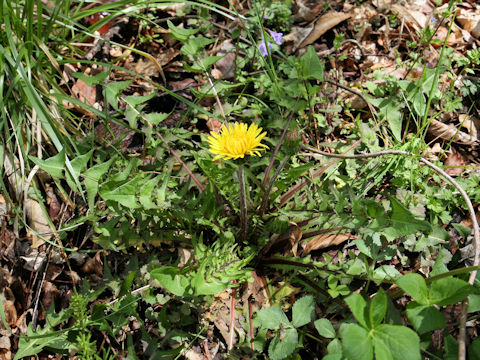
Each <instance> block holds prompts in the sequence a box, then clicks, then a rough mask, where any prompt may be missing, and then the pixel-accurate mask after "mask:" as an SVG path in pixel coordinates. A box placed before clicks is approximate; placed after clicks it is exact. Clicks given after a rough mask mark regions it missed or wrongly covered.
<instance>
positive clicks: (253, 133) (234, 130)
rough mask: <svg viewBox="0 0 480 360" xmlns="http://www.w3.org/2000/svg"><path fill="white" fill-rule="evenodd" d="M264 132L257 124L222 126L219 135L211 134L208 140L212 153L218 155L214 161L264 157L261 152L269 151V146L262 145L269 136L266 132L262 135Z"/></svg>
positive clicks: (236, 123)
mask: <svg viewBox="0 0 480 360" xmlns="http://www.w3.org/2000/svg"><path fill="white" fill-rule="evenodd" d="M262 130H263V129H262V128H261V127H258V126H257V125H256V124H251V125H250V126H248V125H247V124H245V123H238V122H235V123H234V124H232V123H229V124H227V125H222V129H221V130H220V132H219V133H215V132H211V133H210V136H209V137H208V139H207V141H208V143H209V145H210V148H209V150H210V152H211V153H213V154H216V156H215V157H214V158H213V160H217V159H221V158H224V159H226V160H229V159H238V158H243V157H244V156H245V155H250V156H262V154H261V153H260V152H261V151H265V150H266V149H268V146H267V145H264V144H262V143H261V141H262V140H263V138H264V137H265V136H266V135H267V133H266V132H263V133H262Z"/></svg>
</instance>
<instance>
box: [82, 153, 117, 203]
mask: <svg viewBox="0 0 480 360" xmlns="http://www.w3.org/2000/svg"><path fill="white" fill-rule="evenodd" d="M114 159H115V158H114V157H113V158H111V159H110V160H108V161H107V162H104V163H102V164H98V165H95V166H93V167H91V168H90V169H88V170H87V171H85V173H84V180H83V181H84V183H85V188H86V189H87V198H88V207H89V208H90V209H93V208H94V207H95V196H97V193H98V181H99V180H100V178H101V177H102V176H103V175H105V173H106V172H107V171H108V169H109V168H110V165H112V162H113V160H114Z"/></svg>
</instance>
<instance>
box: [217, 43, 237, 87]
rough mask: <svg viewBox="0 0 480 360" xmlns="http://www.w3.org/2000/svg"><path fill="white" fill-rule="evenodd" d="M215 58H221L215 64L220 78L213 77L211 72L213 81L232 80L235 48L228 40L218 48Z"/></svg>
mask: <svg viewBox="0 0 480 360" xmlns="http://www.w3.org/2000/svg"><path fill="white" fill-rule="evenodd" d="M215 55H216V56H223V57H222V58H221V59H220V60H218V61H217V62H216V63H215V69H214V70H218V71H219V72H220V76H219V77H218V74H217V76H215V73H214V72H213V71H212V76H213V77H214V78H215V79H220V78H224V79H231V78H233V76H234V74H233V70H234V62H235V46H233V45H232V42H231V41H230V40H226V41H224V42H223V43H222V45H221V46H220V49H219V50H218V51H217V53H216V54H215Z"/></svg>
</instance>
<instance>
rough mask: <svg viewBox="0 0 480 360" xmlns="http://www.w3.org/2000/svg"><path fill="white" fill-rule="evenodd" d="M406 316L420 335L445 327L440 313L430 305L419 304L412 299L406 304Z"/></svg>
mask: <svg viewBox="0 0 480 360" xmlns="http://www.w3.org/2000/svg"><path fill="white" fill-rule="evenodd" d="M406 313H407V317H408V320H410V322H411V323H412V325H413V327H414V328H415V330H417V332H418V333H419V334H420V335H422V334H425V333H427V332H429V331H432V330H436V329H441V328H443V327H445V325H446V324H445V318H444V317H443V315H442V313H441V312H440V311H438V310H437V309H436V308H435V307H433V306H431V305H421V304H419V303H417V302H415V301H412V302H411V303H410V304H408V305H407V311H406Z"/></svg>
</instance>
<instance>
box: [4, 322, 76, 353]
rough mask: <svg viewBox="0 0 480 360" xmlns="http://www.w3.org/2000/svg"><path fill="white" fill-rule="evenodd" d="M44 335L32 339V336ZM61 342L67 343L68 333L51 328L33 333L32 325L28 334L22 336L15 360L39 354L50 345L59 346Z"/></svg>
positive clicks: (28, 329)
mask: <svg viewBox="0 0 480 360" xmlns="http://www.w3.org/2000/svg"><path fill="white" fill-rule="evenodd" d="M38 335H43V336H42V337H37V338H33V339H32V338H30V336H38ZM59 341H65V342H66V341H67V332H58V331H52V330H51V329H49V328H44V329H39V330H37V331H33V328H32V326H31V324H30V325H29V326H28V328H27V334H26V335H22V336H20V340H19V342H18V349H17V352H16V354H15V357H14V358H13V360H17V359H23V358H25V357H29V356H33V355H35V354H38V353H39V352H40V351H42V350H43V349H44V348H46V347H47V346H49V345H55V344H58V342H59Z"/></svg>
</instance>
